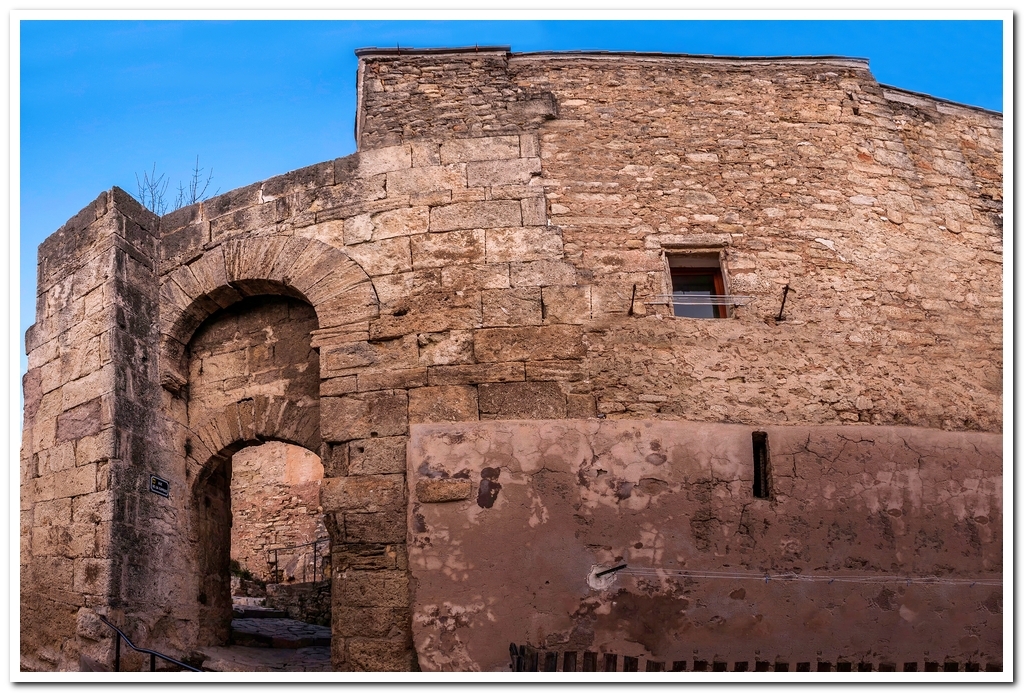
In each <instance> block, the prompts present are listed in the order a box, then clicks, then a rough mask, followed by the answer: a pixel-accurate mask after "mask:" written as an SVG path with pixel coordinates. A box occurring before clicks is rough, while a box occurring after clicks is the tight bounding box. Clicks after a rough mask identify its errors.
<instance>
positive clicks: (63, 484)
mask: <svg viewBox="0 0 1024 693" xmlns="http://www.w3.org/2000/svg"><path fill="white" fill-rule="evenodd" d="M97 469H98V465H96V464H88V465H85V466H84V467H75V468H74V469H73V470H64V471H61V472H59V473H57V474H48V475H47V476H40V477H37V478H35V479H33V480H32V495H33V497H34V498H35V499H36V501H37V502H38V501H45V500H52V499H54V498H71V497H74V496H82V495H85V494H87V493H93V492H94V491H96V476H97Z"/></svg>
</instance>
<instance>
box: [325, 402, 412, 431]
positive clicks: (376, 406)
mask: <svg viewBox="0 0 1024 693" xmlns="http://www.w3.org/2000/svg"><path fill="white" fill-rule="evenodd" d="M320 410H321V414H322V415H321V426H322V427H323V432H322V435H323V438H324V440H326V441H331V442H344V441H349V440H354V439H356V438H377V437H384V436H400V435H404V434H405V432H406V431H407V430H408V429H409V423H408V396H407V395H406V393H405V392H402V391H393V392H388V391H385V392H361V393H357V394H350V395H344V396H342V397H324V398H323V399H321V400H320Z"/></svg>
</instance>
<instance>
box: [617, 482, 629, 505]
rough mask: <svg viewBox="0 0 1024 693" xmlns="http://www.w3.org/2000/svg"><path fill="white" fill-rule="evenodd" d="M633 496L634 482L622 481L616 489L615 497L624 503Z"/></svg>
mask: <svg viewBox="0 0 1024 693" xmlns="http://www.w3.org/2000/svg"><path fill="white" fill-rule="evenodd" d="M632 495H633V482H631V481H620V482H619V484H618V486H616V488H615V497H616V498H618V499H619V500H620V501H624V500H626V499H627V498H629V497H630V496H632Z"/></svg>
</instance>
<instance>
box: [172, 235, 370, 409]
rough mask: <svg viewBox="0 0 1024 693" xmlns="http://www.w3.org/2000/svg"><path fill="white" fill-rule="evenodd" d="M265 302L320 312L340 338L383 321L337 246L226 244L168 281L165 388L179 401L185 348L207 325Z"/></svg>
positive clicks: (362, 279)
mask: <svg viewBox="0 0 1024 693" xmlns="http://www.w3.org/2000/svg"><path fill="white" fill-rule="evenodd" d="M259 295H283V296H292V297H295V298H300V299H302V300H305V301H307V302H308V303H309V304H310V305H311V306H313V309H314V310H315V311H316V315H317V320H318V323H319V325H318V332H320V333H330V332H332V331H341V328H344V327H345V326H347V325H351V324H353V323H358V322H360V321H365V320H368V319H370V318H372V317H375V316H376V315H377V314H378V313H379V306H378V301H377V295H376V293H375V291H374V288H373V284H372V283H371V282H370V279H369V277H368V276H367V275H366V273H365V272H364V271H363V269H362V268H361V267H360V266H359V265H358V264H356V263H355V262H354V261H353V260H352V259H351V258H349V257H348V255H346V254H345V253H343V252H342V251H340V250H338V249H337V248H334V247H333V246H330V245H327V244H326V243H322V242H320V241H318V240H315V239H311V238H306V237H302V236H254V237H247V238H242V239H235V240H229V241H225V242H224V243H222V244H220V245H217V246H214V247H213V248H210V249H209V250H207V251H206V252H205V253H203V255H202V256H201V257H199V258H198V259H196V260H194V261H193V262H191V263H188V264H183V265H181V266H179V267H178V268H177V269H176V270H174V271H172V272H170V273H169V274H167V275H165V276H164V277H163V280H162V282H161V286H160V299H161V314H160V326H159V327H160V356H161V359H160V364H161V365H160V383H161V384H162V385H163V386H164V388H166V389H167V390H169V391H171V392H173V393H178V392H180V390H181V388H182V387H183V386H184V385H185V384H186V382H187V377H186V374H185V372H184V365H185V364H184V361H185V358H186V353H185V352H186V345H187V344H188V342H189V339H190V338H191V336H192V334H193V333H194V332H195V331H196V329H197V328H198V327H199V326H200V325H201V324H202V323H203V322H204V321H205V320H206V319H207V318H209V317H210V316H211V315H213V314H215V313H216V312H217V311H219V310H221V309H223V308H227V307H229V306H231V305H233V304H234V303H237V302H238V301H240V300H242V299H243V298H245V297H247V296H259Z"/></svg>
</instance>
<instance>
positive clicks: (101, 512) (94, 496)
mask: <svg viewBox="0 0 1024 693" xmlns="http://www.w3.org/2000/svg"><path fill="white" fill-rule="evenodd" d="M38 507H39V506H38V505H37V506H36V508H38ZM70 507H71V521H73V522H84V523H92V524H97V525H98V524H100V523H101V522H112V521H113V519H114V506H113V503H111V497H110V493H108V492H106V491H103V492H100V493H90V494H89V495H86V496H78V497H76V498H73V499H70ZM36 512H37V513H38V512H39V511H38V509H37V510H36Z"/></svg>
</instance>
